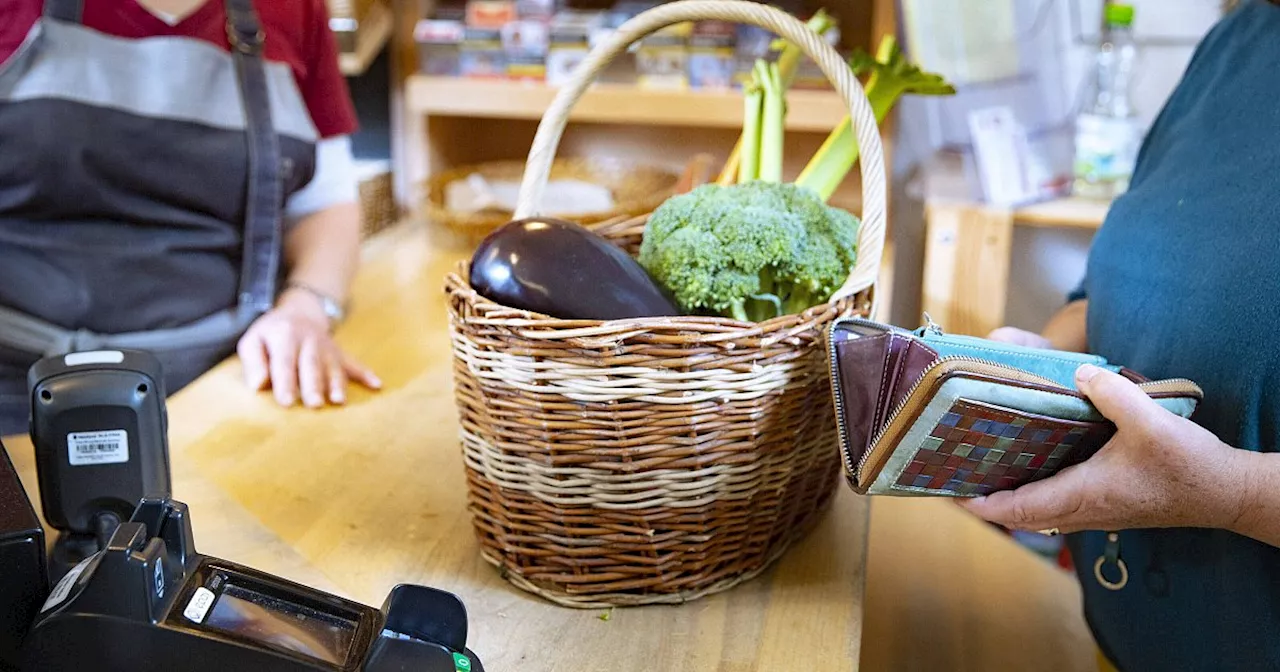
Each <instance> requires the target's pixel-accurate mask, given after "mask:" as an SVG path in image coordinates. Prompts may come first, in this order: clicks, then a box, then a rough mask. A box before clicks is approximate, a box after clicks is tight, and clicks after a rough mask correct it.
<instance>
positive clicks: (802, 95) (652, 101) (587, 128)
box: [390, 0, 896, 211]
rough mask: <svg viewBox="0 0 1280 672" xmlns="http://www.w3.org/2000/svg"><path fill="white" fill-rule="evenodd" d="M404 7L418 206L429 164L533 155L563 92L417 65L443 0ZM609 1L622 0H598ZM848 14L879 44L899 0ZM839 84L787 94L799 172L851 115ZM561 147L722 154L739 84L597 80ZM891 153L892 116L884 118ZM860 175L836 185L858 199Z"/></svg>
mask: <svg viewBox="0 0 1280 672" xmlns="http://www.w3.org/2000/svg"><path fill="white" fill-rule="evenodd" d="M390 2H391V6H392V8H393V13H394V15H395V21H394V30H393V35H392V49H393V54H392V55H393V65H392V67H393V106H392V123H393V130H392V133H393V147H392V159H393V163H394V173H395V183H396V189H395V191H396V199H397V201H398V203H399V204H400V206H401V207H402V208H404V209H406V210H409V211H414V210H417V209H418V207H419V203H420V199H421V197H422V187H423V185H424V183H425V181H426V180H427V178H428V176H430V175H432V174H434V173H437V172H439V171H442V170H447V169H450V168H454V167H457V166H459V165H468V164H472V163H479V162H484V161H491V160H510V159H523V158H524V156H525V154H526V153H527V152H528V149H529V145H530V142H531V141H532V139H533V133H534V130H535V128H536V125H537V122H538V120H539V119H541V117H542V114H543V112H544V111H545V110H546V108H547V106H548V105H550V103H551V101H552V99H553V98H554V96H555V89H554V88H553V87H549V86H546V85H544V84H537V83H529V82H513V81H506V80H468V79H462V78H440V77H428V76H424V75H421V74H419V73H418V48H417V45H416V44H415V43H414V41H413V25H414V23H415V22H416V21H417V19H419V18H421V17H423V16H427V15H428V14H429V13H430V12H431V8H432V6H433V5H435V4H436V2H437V0H390ZM598 4H599V5H600V6H601V7H607V6H609V5H610V4H612V0H599V2H598ZM817 7H824V8H826V9H827V10H828V11H830V12H832V13H833V14H835V15H836V16H838V17H840V27H841V32H842V34H843V35H844V36H845V44H846V46H855V45H856V46H861V47H862V48H864V49H874V45H875V44H878V43H879V39H880V37H881V36H883V35H886V34H892V33H894V32H895V31H896V15H895V14H896V12H895V3H894V0H824V1H823V2H821V3H818V4H815V5H814V7H813V8H817ZM846 113H847V111H846V110H845V108H844V106H843V105H842V104H841V102H840V101H839V99H838V98H837V96H836V95H835V94H834V93H833V92H830V91H792V92H790V93H789V94H788V115H787V116H788V119H787V128H788V131H789V132H788V134H787V145H786V149H785V159H784V172H785V173H787V174H791V175H794V174H795V173H796V172H798V171H799V169H800V168H801V167H803V163H804V161H806V160H807V157H809V156H812V154H813V153H814V152H815V151H817V149H818V147H819V146H820V145H821V143H822V140H823V139H824V138H825V137H826V135H827V133H829V132H830V131H831V129H833V128H834V127H835V126H836V125H837V124H839V123H840V121H841V120H842V119H843V118H844V117H845V115H846ZM571 119H572V121H573V122H575V123H573V124H571V125H570V126H569V129H568V130H567V132H566V134H565V137H564V141H563V142H562V143H561V146H560V154H561V155H564V156H580V157H592V156H604V157H609V158H611V159H618V160H624V161H626V160H631V161H637V162H644V163H647V164H650V165H658V166H663V167H668V168H671V169H673V170H679V169H680V168H681V167H682V166H683V164H684V163H685V162H686V161H688V160H689V159H690V158H691V157H692V156H694V155H695V154H698V153H711V154H713V155H716V156H720V157H723V156H725V155H727V154H728V152H729V149H730V148H731V147H732V146H733V144H734V142H735V141H736V139H737V133H736V131H737V129H739V128H741V123H742V98H741V93H739V92H737V91H696V90H691V91H663V90H652V89H641V88H639V87H637V86H633V85H618V84H604V83H601V84H596V85H594V86H593V88H592V89H591V90H590V91H588V93H587V94H586V96H585V98H584V99H583V100H582V101H580V102H579V103H578V104H577V105H576V106H575V107H574V109H573V113H572V117H571ZM882 132H883V133H882V135H883V137H884V138H885V145H886V146H885V153H886V158H889V157H891V156H892V143H891V142H890V138H891V136H892V122H890V123H889V124H886V125H885V127H884V128H882ZM858 189H859V188H858V185H857V180H856V179H850V180H849V181H848V183H847V184H846V185H845V187H843V188H842V190H841V191H840V192H837V194H836V195H835V196H834V197H833V199H832V202H833V203H836V204H838V205H840V206H841V207H851V208H852V207H856V206H857V203H858Z"/></svg>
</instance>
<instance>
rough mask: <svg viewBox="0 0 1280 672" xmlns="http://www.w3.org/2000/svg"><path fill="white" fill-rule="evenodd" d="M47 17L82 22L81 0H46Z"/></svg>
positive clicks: (45, 11) (45, 12) (69, 21)
mask: <svg viewBox="0 0 1280 672" xmlns="http://www.w3.org/2000/svg"><path fill="white" fill-rule="evenodd" d="M44 15H45V17H46V18H49V19H55V20H57V21H66V22H67V23H80V0H44Z"/></svg>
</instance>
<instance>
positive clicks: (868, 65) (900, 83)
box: [796, 36, 956, 201]
mask: <svg viewBox="0 0 1280 672" xmlns="http://www.w3.org/2000/svg"><path fill="white" fill-rule="evenodd" d="M849 67H851V68H853V70H854V72H855V73H856V74H862V73H864V72H868V71H869V72H870V73H871V76H870V77H869V78H868V79H867V85H866V92H867V100H868V101H870V103H871V109H872V111H874V112H875V116H876V123H880V124H882V123H884V120H885V118H886V117H888V116H889V111H890V110H892V109H893V106H894V105H895V104H897V102H898V99H899V98H901V97H902V96H904V95H906V94H908V93H911V94H916V95H921V96H947V95H951V94H954V93H955V92H956V90H955V88H953V87H952V86H951V85H950V84H948V83H947V82H946V80H944V79H943V78H942V75H937V74H933V73H929V72H923V71H921V70H920V68H919V67H918V66H916V65H914V64H912V63H910V62H908V61H907V59H906V57H905V56H904V55H903V54H902V50H900V49H899V48H898V41H897V40H896V39H894V38H893V37H892V36H887V37H885V38H884V39H883V40H882V41H881V42H880V49H879V50H878V51H877V52H876V57H875V58H874V59H873V58H871V57H870V56H868V55H867V54H866V53H864V52H860V53H857V54H855V55H854V57H853V58H852V59H850V61H849ZM857 161H858V140H857V138H855V137H854V135H853V126H852V123H851V121H850V119H849V117H845V118H844V120H843V121H841V122H840V125H839V126H837V127H836V129H835V130H834V131H832V132H831V134H830V135H828V136H827V139H826V141H825V142H823V143H822V147H820V148H819V149H818V152H817V153H816V154H814V155H813V158H812V159H810V160H809V164H808V165H806V166H805V167H804V170H803V171H801V172H800V176H799V177H797V178H796V184H798V185H800V186H802V187H807V188H809V189H812V190H813V191H815V192H817V194H818V196H820V197H821V198H822V200H824V201H826V200H829V199H830V198H831V195H832V194H834V193H835V191H836V189H837V188H838V187H839V186H840V183H841V182H843V181H844V178H845V176H846V175H848V174H849V171H850V170H852V169H853V166H854V164H855V163H857Z"/></svg>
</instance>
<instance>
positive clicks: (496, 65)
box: [458, 27, 507, 79]
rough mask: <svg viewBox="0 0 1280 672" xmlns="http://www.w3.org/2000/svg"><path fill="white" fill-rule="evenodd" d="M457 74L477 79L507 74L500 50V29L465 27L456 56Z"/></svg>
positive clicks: (499, 76)
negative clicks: (460, 46)
mask: <svg viewBox="0 0 1280 672" xmlns="http://www.w3.org/2000/svg"><path fill="white" fill-rule="evenodd" d="M458 74H459V75H461V76H463V77H472V78H478V79H501V78H505V77H506V76H507V59H506V55H505V53H504V52H503V50H502V31H501V30H500V29H497V28H471V27H468V28H467V29H466V34H465V37H464V39H463V41H462V48H461V50H460V52H459V56H458Z"/></svg>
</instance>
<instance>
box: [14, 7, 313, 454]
mask: <svg viewBox="0 0 1280 672" xmlns="http://www.w3.org/2000/svg"><path fill="white" fill-rule="evenodd" d="M88 1H89V2H94V1H99V2H103V1H108V0H88ZM210 1H214V2H216V1H217V0H210ZM225 3H226V9H227V34H228V38H229V41H230V43H231V46H232V50H231V52H230V53H228V52H227V51H225V50H223V49H220V48H218V47H217V46H215V45H212V44H210V43H208V42H204V41H201V40H197V39H195V38H186V37H152V38H145V39H121V38H116V37H112V36H108V35H104V34H102V33H99V32H97V31H94V30H91V29H89V28H86V27H84V26H82V25H81V24H80V13H81V12H80V9H81V8H80V2H79V0H46V6H45V14H44V17H43V18H41V19H40V21H38V22H37V23H36V25H35V26H34V27H33V28H32V30H31V33H30V34H29V35H28V37H27V39H26V41H25V42H24V43H23V45H22V46H21V47H20V48H19V49H18V51H17V52H15V53H14V55H13V56H12V57H11V58H10V59H9V61H8V62H6V63H3V64H0V434H7V433H12V432H16V431H25V425H26V417H27V414H28V404H29V403H30V402H29V401H28V399H27V391H26V371H27V369H28V368H29V367H30V365H31V364H32V363H34V362H35V361H36V360H37V359H39V358H40V357H42V356H46V355H54V354H62V353H66V352H73V351H84V350H92V349H100V348H125V349H142V350H149V351H151V352H153V353H154V354H155V355H156V356H157V357H159V359H160V361H161V363H162V364H163V365H164V369H165V383H166V387H167V388H168V390H169V391H170V392H172V391H175V390H177V389H179V388H181V387H182V386H184V385H186V384H187V383H188V382H190V381H191V380H193V379H194V378H195V377H196V376H198V375H200V374H201V373H202V372H204V371H206V370H208V369H209V368H210V367H212V366H213V365H214V364H216V363H217V362H219V361H220V360H222V359H224V358H225V357H227V356H228V355H230V354H231V353H232V352H234V350H235V344H236V341H237V340H238V339H239V337H240V336H241V335H242V334H243V332H244V331H245V329H247V328H248V326H249V324H250V323H251V322H252V321H253V320H254V319H255V318H257V317H258V316H259V315H261V314H262V313H263V312H265V311H266V310H268V309H270V307H271V306H272V304H273V302H274V299H275V293H276V284H277V281H278V279H279V274H280V272H281V269H280V267H281V248H282V242H281V239H282V236H283V232H282V220H281V212H282V210H283V204H284V201H285V199H286V198H287V197H288V195H290V194H292V193H293V192H295V191H297V190H298V189H301V188H302V187H303V186H305V185H306V183H307V182H308V181H310V179H311V177H312V174H313V173H314V170H315V141H316V137H317V133H316V129H315V126H314V125H313V124H312V122H311V118H310V114H309V113H308V111H307V108H306V105H305V103H304V102H303V99H302V96H301V95H300V93H299V91H298V89H297V85H296V83H295V81H294V79H293V75H292V72H291V70H290V69H289V67H288V66H287V65H285V64H283V63H272V62H267V61H266V60H265V59H264V58H263V56H262V44H263V33H262V30H261V24H260V22H259V20H258V16H257V14H256V12H255V11H254V8H253V4H252V0H225Z"/></svg>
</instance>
